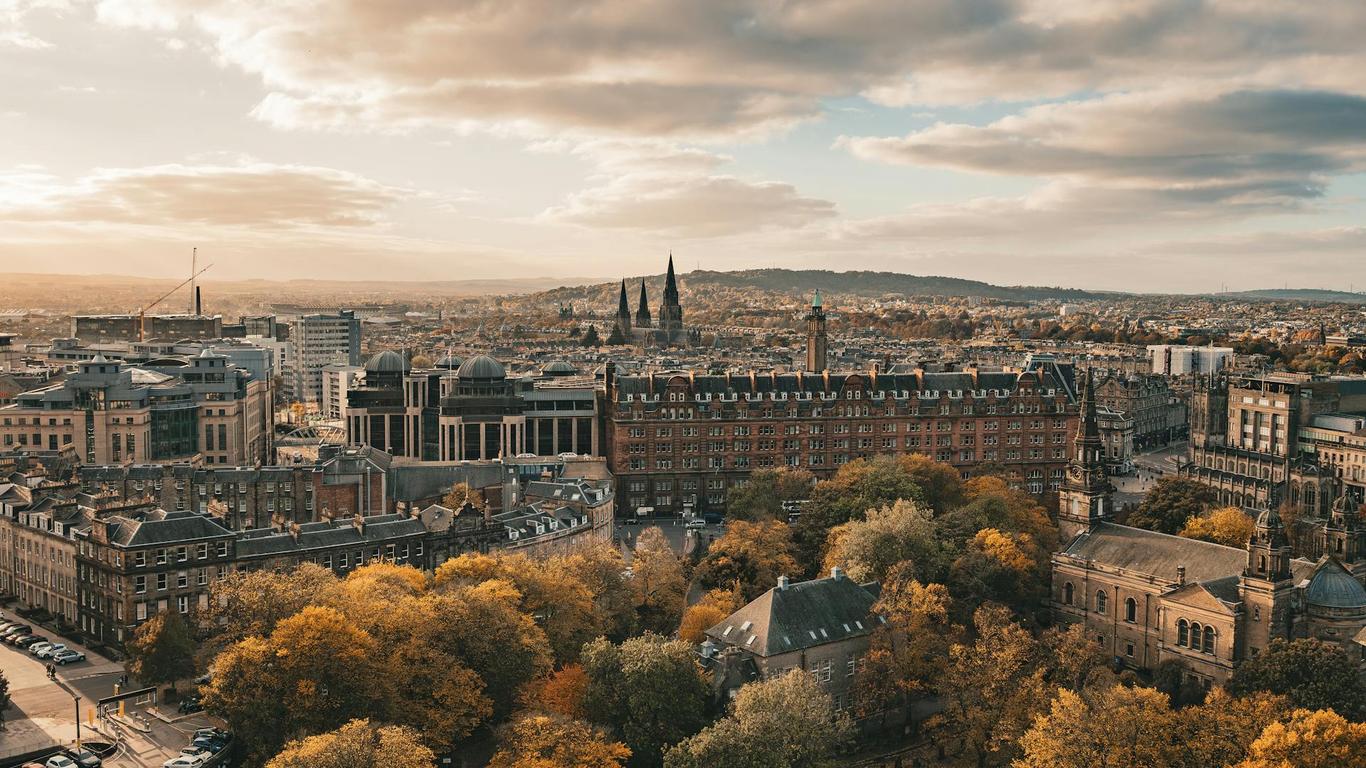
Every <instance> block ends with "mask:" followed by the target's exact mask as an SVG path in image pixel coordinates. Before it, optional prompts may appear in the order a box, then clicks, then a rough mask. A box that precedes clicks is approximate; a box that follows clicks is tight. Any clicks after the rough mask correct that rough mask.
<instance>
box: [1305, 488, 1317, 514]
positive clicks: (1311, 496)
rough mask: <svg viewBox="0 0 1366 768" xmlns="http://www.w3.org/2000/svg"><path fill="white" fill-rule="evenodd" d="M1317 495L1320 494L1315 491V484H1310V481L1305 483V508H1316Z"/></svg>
mask: <svg viewBox="0 0 1366 768" xmlns="http://www.w3.org/2000/svg"><path fill="white" fill-rule="evenodd" d="M1317 495H1318V494H1316V493H1315V492H1314V486H1312V485H1310V484H1308V483H1305V484H1304V508H1305V509H1308V510H1312V509H1313V508H1314V501H1315V496H1317Z"/></svg>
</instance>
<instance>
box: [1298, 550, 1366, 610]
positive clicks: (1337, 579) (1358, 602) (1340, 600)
mask: <svg viewBox="0 0 1366 768" xmlns="http://www.w3.org/2000/svg"><path fill="white" fill-rule="evenodd" d="M1304 599H1305V602H1307V603H1309V604H1310V605H1312V606H1316V607H1320V608H1366V587H1363V586H1361V582H1359V581H1357V580H1356V579H1355V578H1353V577H1352V574H1350V573H1348V572H1347V570H1346V569H1345V568H1343V567H1342V566H1341V565H1339V564H1338V561H1336V560H1332V559H1329V560H1326V561H1324V563H1323V564H1322V565H1320V566H1319V567H1318V570H1316V571H1315V572H1314V576H1313V577H1312V578H1311V579H1309V586H1308V587H1306V588H1305V590H1304Z"/></svg>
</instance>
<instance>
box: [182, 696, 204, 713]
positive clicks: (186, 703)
mask: <svg viewBox="0 0 1366 768" xmlns="http://www.w3.org/2000/svg"><path fill="white" fill-rule="evenodd" d="M176 711H178V712H180V714H182V715H188V714H191V713H194V712H203V711H204V704H203V703H201V702H200V700H199V697H198V696H186V697H185V698H183V699H181V700H180V705H179V706H178V707H176Z"/></svg>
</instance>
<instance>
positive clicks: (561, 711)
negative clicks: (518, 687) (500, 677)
mask: <svg viewBox="0 0 1366 768" xmlns="http://www.w3.org/2000/svg"><path fill="white" fill-rule="evenodd" d="M587 695H588V673H587V672H584V671H583V667H582V666H581V665H578V664H567V665H565V666H563V667H561V668H560V669H557V670H555V671H554V672H552V673H550V674H549V675H548V676H546V677H542V678H540V679H538V680H532V681H531V682H530V683H527V684H526V686H525V687H523V689H522V691H521V694H520V695H519V697H518V698H519V699H520V701H521V706H522V709H524V710H531V711H537V712H545V713H548V714H554V715H563V716H565V717H568V718H570V719H573V720H587V719H588V709H587V708H586V707H585V706H584V698H585V697H586V696H587Z"/></svg>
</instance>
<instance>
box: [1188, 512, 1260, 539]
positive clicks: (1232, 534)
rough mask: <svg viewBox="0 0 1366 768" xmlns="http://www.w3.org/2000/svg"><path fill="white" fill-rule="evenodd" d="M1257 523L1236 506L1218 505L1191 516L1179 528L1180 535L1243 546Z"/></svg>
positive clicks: (1250, 536)
mask: <svg viewBox="0 0 1366 768" xmlns="http://www.w3.org/2000/svg"><path fill="white" fill-rule="evenodd" d="M1256 526H1257V523H1256V521H1255V520H1253V519H1252V516H1251V515H1249V514H1247V513H1246V512H1244V511H1243V510H1241V509H1238V508H1237V507H1220V508H1218V509H1216V510H1214V511H1212V512H1210V513H1209V514H1208V515H1203V516H1197V517H1192V518H1191V519H1189V520H1187V521H1186V524H1185V526H1183V527H1182V528H1181V534H1180V535H1182V536H1185V537H1186V538H1188V539H1200V540H1201V541H1212V542H1214V543H1216V544H1223V545H1224V546H1226V547H1245V546H1247V541H1248V539H1250V538H1252V531H1253V529H1254V528H1256Z"/></svg>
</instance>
